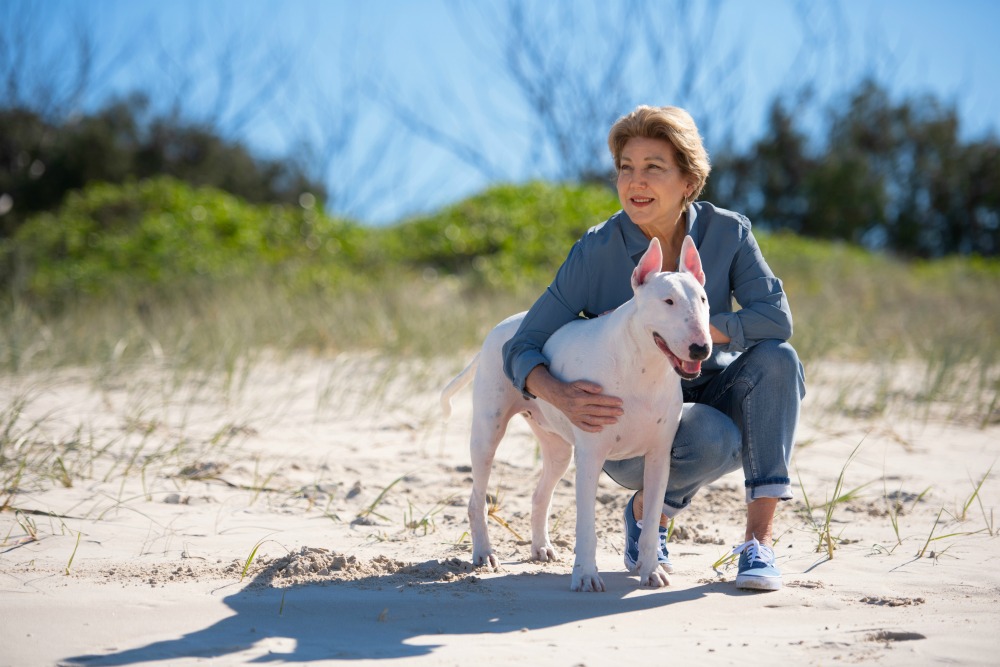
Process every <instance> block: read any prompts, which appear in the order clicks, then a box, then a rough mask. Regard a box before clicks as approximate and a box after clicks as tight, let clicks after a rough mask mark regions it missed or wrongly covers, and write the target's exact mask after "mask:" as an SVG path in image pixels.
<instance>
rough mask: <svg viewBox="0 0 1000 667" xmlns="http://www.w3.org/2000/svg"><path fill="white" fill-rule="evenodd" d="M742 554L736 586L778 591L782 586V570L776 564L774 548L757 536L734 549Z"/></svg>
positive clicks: (754, 589) (735, 552) (734, 551)
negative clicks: (759, 540) (761, 541)
mask: <svg viewBox="0 0 1000 667" xmlns="http://www.w3.org/2000/svg"><path fill="white" fill-rule="evenodd" d="M733 553H734V554H739V555H740V564H739V571H738V573H737V574H736V588H742V589H746V590H753V591H776V590H778V589H780V588H781V572H780V571H779V570H778V568H776V567H775V566H774V549H772V548H771V547H769V546H767V545H766V544H761V543H760V542H758V541H757V538H756V537H755V538H753V539H751V540H750V541H749V542H744V543H743V544H741V545H740V546H738V547H736V548H735V549H733Z"/></svg>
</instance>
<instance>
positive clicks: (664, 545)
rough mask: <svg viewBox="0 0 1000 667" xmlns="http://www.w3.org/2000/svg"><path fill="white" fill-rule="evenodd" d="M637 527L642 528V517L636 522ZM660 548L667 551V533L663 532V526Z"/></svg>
mask: <svg viewBox="0 0 1000 667" xmlns="http://www.w3.org/2000/svg"><path fill="white" fill-rule="evenodd" d="M635 525H636V527H637V528H638V529H639V530H642V519H637V520H636V522H635ZM660 550H661V551H667V534H666V533H664V532H663V528H662V527H661V528H660Z"/></svg>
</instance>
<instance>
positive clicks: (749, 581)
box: [736, 576, 781, 591]
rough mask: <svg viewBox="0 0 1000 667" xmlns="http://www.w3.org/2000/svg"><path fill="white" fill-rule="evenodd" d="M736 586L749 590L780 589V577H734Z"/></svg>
mask: <svg viewBox="0 0 1000 667" xmlns="http://www.w3.org/2000/svg"><path fill="white" fill-rule="evenodd" d="M736 588H741V589H743V590H749V591H778V590H781V577H739V576H738V577H736Z"/></svg>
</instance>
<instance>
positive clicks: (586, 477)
mask: <svg viewBox="0 0 1000 667" xmlns="http://www.w3.org/2000/svg"><path fill="white" fill-rule="evenodd" d="M593 445H594V443H587V442H585V443H583V444H581V443H580V441H579V440H577V443H576V560H575V561H574V563H573V581H572V583H571V585H570V588H571V589H572V590H574V591H585V592H603V591H604V590H605V588H604V581H602V580H601V575H600V574H599V573H598V571H597V534H596V532H595V523H596V517H595V512H596V510H595V505H596V504H597V478H598V476H599V475H600V474H601V467H602V465H603V464H604V458H605V456H604V455H605V452H604V450H603V449H601V450H600V451H598V450H597V448H596V447H594V446H593Z"/></svg>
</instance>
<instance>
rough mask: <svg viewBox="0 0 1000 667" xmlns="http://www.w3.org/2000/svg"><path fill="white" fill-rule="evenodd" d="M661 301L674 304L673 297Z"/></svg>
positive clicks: (669, 304) (670, 304)
mask: <svg viewBox="0 0 1000 667" xmlns="http://www.w3.org/2000/svg"><path fill="white" fill-rule="evenodd" d="M663 303H665V304H667V305H668V306H672V305H674V300H673V299H664V301H663Z"/></svg>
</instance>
